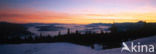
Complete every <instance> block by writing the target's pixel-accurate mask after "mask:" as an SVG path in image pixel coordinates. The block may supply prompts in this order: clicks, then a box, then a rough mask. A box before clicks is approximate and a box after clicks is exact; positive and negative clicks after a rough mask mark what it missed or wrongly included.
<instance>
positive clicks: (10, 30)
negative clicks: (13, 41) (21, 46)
mask: <svg viewBox="0 0 156 54" xmlns="http://www.w3.org/2000/svg"><path fill="white" fill-rule="evenodd" d="M29 33H30V32H29V31H27V28H26V27H24V26H23V25H22V24H15V23H7V22H0V36H5V37H6V36H21V35H26V34H29Z"/></svg>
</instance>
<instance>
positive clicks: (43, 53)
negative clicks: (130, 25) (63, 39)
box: [0, 36, 156, 54]
mask: <svg viewBox="0 0 156 54" xmlns="http://www.w3.org/2000/svg"><path fill="white" fill-rule="evenodd" d="M130 42H131V41H129V42H126V43H127V44H128V45H130ZM133 42H141V44H153V45H155V47H156V36H153V37H149V38H142V39H137V40H134V41H133ZM155 51H156V49H155ZM0 54H156V52H155V53H146V52H145V53H130V52H127V51H124V52H121V48H114V49H108V50H94V49H91V48H90V47H86V46H81V45H76V44H71V43H38V44H8V45H6V44H5V45H0Z"/></svg>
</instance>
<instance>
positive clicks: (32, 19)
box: [0, 0, 156, 24]
mask: <svg viewBox="0 0 156 54" xmlns="http://www.w3.org/2000/svg"><path fill="white" fill-rule="evenodd" d="M140 20H143V21H146V22H156V0H1V1H0V21H6V22H14V23H74V24H89V23H113V22H114V21H115V22H119V23H120V22H137V21H140Z"/></svg>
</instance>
